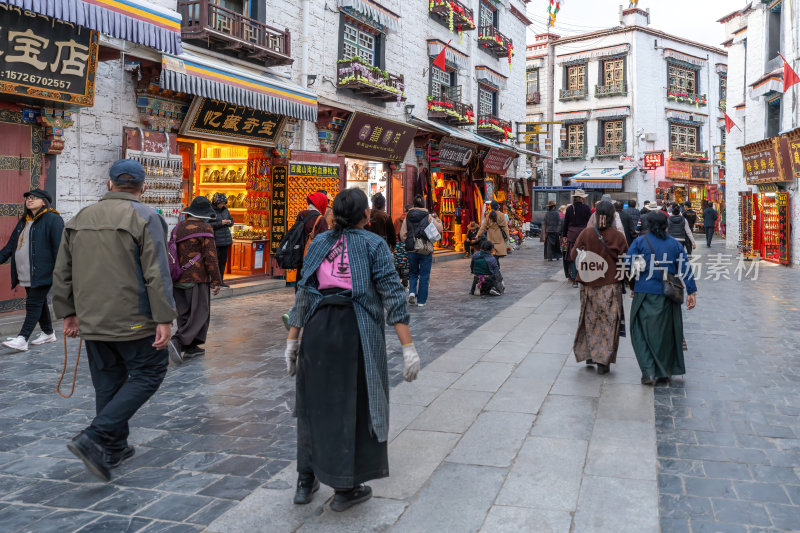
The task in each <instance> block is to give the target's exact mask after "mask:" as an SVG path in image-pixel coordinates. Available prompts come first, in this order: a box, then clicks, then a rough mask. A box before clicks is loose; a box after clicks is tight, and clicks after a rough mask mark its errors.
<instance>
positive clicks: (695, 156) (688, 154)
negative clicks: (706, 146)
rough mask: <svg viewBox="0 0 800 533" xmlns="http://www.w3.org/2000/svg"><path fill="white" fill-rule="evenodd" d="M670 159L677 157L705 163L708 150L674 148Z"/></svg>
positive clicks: (682, 159)
mask: <svg viewBox="0 0 800 533" xmlns="http://www.w3.org/2000/svg"><path fill="white" fill-rule="evenodd" d="M672 159H679V160H681V161H700V162H703V163H707V162H708V152H707V151H703V152H699V151H680V150H674V151H673V152H672Z"/></svg>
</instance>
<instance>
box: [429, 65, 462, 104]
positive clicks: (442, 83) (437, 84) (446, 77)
mask: <svg viewBox="0 0 800 533" xmlns="http://www.w3.org/2000/svg"><path fill="white" fill-rule="evenodd" d="M456 80H457V73H456V70H455V69H454V68H451V67H450V66H449V65H448V66H445V70H442V69H440V68H439V67H436V66H434V65H431V78H430V83H431V89H430V95H431V96H433V97H434V98H442V97H446V98H450V99H452V100H456V101H461V95H460V94H459V95H458V98H455V96H456V95H454V94H453V90H454V89H456V88H458V89H460V87H457V83H456Z"/></svg>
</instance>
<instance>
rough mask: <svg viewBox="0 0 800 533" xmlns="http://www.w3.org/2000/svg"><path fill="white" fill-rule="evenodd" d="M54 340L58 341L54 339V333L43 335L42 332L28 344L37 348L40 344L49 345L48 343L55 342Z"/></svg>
mask: <svg viewBox="0 0 800 533" xmlns="http://www.w3.org/2000/svg"><path fill="white" fill-rule="evenodd" d="M56 340H58V339H56V334H55V332H53V333H45V332H44V331H42V332H41V333H39V336H38V337H36V338H35V339H33V340H32V341H30V344H32V345H33V346H39V345H40V344H47V343H50V342H56Z"/></svg>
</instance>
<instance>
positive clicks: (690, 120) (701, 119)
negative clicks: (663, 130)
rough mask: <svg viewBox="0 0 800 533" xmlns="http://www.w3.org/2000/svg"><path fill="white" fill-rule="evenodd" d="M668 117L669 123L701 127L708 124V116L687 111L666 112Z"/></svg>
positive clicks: (671, 110)
mask: <svg viewBox="0 0 800 533" xmlns="http://www.w3.org/2000/svg"><path fill="white" fill-rule="evenodd" d="M665 111H666V117H667V121H673V120H676V121H681V122H683V123H685V124H690V125H696V126H701V125H703V124H705V123H707V122H708V115H703V114H701V113H690V112H687V111H679V110H677V109H669V108H667V109H666V110H665Z"/></svg>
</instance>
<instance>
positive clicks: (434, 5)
mask: <svg viewBox="0 0 800 533" xmlns="http://www.w3.org/2000/svg"><path fill="white" fill-rule="evenodd" d="M430 11H431V13H432V14H433V15H435V16H436V17H437V18H438V19H439V20H440V22H442V24H444V25H446V26H447V27H449V28H450V30H451V31H455V32H458V33H461V32H462V31H469V30H474V29H475V17H474V13H473V11H472V10H471V9H470V8H468V7H467V6H465V5H464V4H463V3H461V2H460V1H459V0H433V1H432V2H431V3H430Z"/></svg>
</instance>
